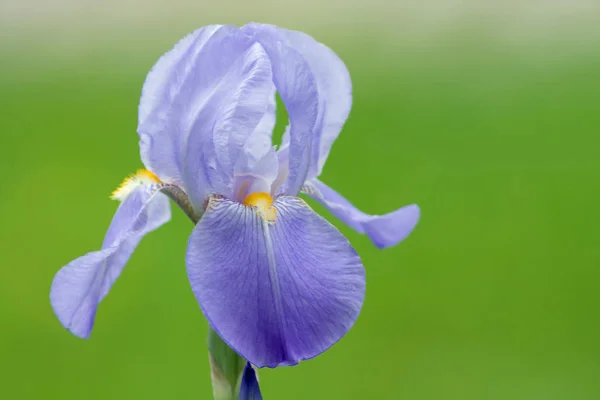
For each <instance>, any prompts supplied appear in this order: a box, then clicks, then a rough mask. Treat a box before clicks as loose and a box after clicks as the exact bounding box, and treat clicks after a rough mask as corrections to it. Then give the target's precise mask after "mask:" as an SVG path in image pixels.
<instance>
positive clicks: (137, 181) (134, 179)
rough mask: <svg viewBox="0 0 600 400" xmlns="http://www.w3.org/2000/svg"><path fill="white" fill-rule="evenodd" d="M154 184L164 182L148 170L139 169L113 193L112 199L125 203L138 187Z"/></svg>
mask: <svg viewBox="0 0 600 400" xmlns="http://www.w3.org/2000/svg"><path fill="white" fill-rule="evenodd" d="M154 183H162V181H161V180H160V179H159V178H158V176H156V175H155V174H154V173H153V172H150V171H148V170H147V169H139V170H138V171H137V172H136V173H135V174H132V175H130V176H128V177H127V178H125V180H124V181H123V183H121V184H120V185H119V187H118V188H116V189H115V190H114V191H113V192H112V194H111V195H110V198H111V199H113V200H119V201H123V200H125V198H126V197H127V196H129V194H130V193H131V192H133V190H134V189H135V188H136V187H138V186H140V185H151V184H154Z"/></svg>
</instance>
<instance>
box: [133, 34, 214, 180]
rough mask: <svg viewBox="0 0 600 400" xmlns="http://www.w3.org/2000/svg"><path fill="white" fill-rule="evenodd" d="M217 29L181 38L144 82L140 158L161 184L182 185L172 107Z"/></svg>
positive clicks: (177, 134) (141, 107) (140, 115)
mask: <svg viewBox="0 0 600 400" xmlns="http://www.w3.org/2000/svg"><path fill="white" fill-rule="evenodd" d="M220 28H221V25H210V26H206V27H204V28H200V29H198V30H196V31H194V32H192V33H191V34H189V35H187V36H186V37H184V38H183V39H182V40H180V41H179V43H177V44H176V45H175V46H174V47H173V49H171V50H170V51H168V52H167V53H166V54H164V55H163V56H162V57H161V58H160V59H159V60H158V61H157V62H156V64H155V65H154V67H152V69H151V70H150V72H149V73H148V76H147V77H146V81H145V82H144V86H143V88H142V96H141V99H140V105H139V112H138V114H139V115H138V133H139V135H140V154H141V158H142V162H143V163H144V165H145V166H146V168H147V169H149V170H151V171H153V172H154V173H156V174H157V175H159V176H160V177H161V179H162V180H163V181H166V182H169V183H175V184H181V182H182V179H181V168H182V166H181V160H180V159H179V156H178V152H179V149H180V145H181V143H180V142H181V140H182V138H181V136H180V135H181V133H182V131H181V130H179V129H176V128H175V126H176V125H177V123H178V122H177V121H174V119H173V107H174V105H175V104H176V102H177V100H178V98H179V96H180V93H181V91H182V89H183V85H184V83H185V78H186V77H187V76H188V75H189V74H190V73H192V72H194V67H193V61H194V59H195V57H197V56H198V55H199V54H200V53H201V52H202V49H203V48H204V46H205V45H206V43H207V42H208V41H209V39H210V38H211V37H212V36H213V35H214V34H215V32H217V31H218V30H219V29H220Z"/></svg>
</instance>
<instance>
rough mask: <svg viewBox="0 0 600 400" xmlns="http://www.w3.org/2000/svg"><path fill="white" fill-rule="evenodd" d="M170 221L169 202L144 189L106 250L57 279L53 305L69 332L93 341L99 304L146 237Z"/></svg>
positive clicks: (121, 214)
mask: <svg viewBox="0 0 600 400" xmlns="http://www.w3.org/2000/svg"><path fill="white" fill-rule="evenodd" d="M170 218H171V210H170V207H169V200H168V198H167V197H166V196H165V195H163V194H161V193H159V192H156V190H155V189H154V188H153V187H152V186H140V187H139V188H137V189H135V190H134V191H133V192H132V193H131V194H130V195H129V196H128V197H127V198H126V199H125V200H124V201H123V203H121V205H120V206H119V208H118V209H117V212H116V213H115V216H114V217H113V220H112V222H111V224H110V227H109V228H108V232H107V234H106V237H105V239H104V243H103V245H102V249H101V250H99V251H94V252H91V253H88V254H86V255H84V256H82V257H79V258H78V259H76V260H74V261H71V262H70V263H69V264H67V265H66V266H64V267H63V268H62V269H61V270H60V271H58V273H57V274H56V276H55V277H54V281H53V282H52V288H51V290H50V302H51V304H52V308H53V309H54V312H55V313H56V315H57V317H58V319H59V320H60V322H61V324H63V326H64V327H65V328H67V329H68V330H69V331H71V332H72V333H73V334H74V335H76V336H79V337H82V338H87V337H89V335H90V332H91V330H92V327H93V325H94V317H95V315H96V308H97V307H98V303H99V302H100V301H101V300H102V299H103V298H104V296H106V294H107V293H108V291H109V290H110V287H111V286H112V284H113V283H114V282H115V280H116V279H117V278H118V277H119V275H120V274H121V271H122V270H123V268H124V267H125V264H126V263H127V261H128V260H129V257H131V254H132V253H133V251H134V249H135V248H136V247H137V245H138V243H139V242H140V240H141V239H142V237H144V235H146V234H147V233H149V232H151V231H153V230H154V229H156V228H158V227H159V226H161V225H162V224H164V223H166V222H167V221H169V219H170Z"/></svg>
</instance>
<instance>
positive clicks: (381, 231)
mask: <svg viewBox="0 0 600 400" xmlns="http://www.w3.org/2000/svg"><path fill="white" fill-rule="evenodd" d="M420 216H421V210H420V209H419V206H417V205H416V204H411V205H408V206H404V207H402V208H400V209H398V210H396V211H392V212H391V213H388V214H385V215H377V216H372V217H370V218H369V219H367V220H366V221H365V222H364V223H363V228H364V230H365V233H366V234H367V235H368V236H369V238H370V239H371V240H372V241H373V243H374V244H375V246H377V247H379V248H380V249H384V248H386V247H391V246H395V245H397V244H398V243H400V242H401V241H403V240H404V239H406V237H407V236H408V235H409V234H410V233H411V232H412V230H413V229H414V227H415V226H416V225H417V222H418V221H419V217H420Z"/></svg>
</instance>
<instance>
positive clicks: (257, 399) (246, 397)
mask: <svg viewBox="0 0 600 400" xmlns="http://www.w3.org/2000/svg"><path fill="white" fill-rule="evenodd" d="M239 400H262V394H261V393H260V386H259V384H258V377H257V376H256V371H254V368H253V367H252V365H251V364H250V363H247V364H246V367H245V368H244V375H243V376H242V384H241V386H240V396H239Z"/></svg>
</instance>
